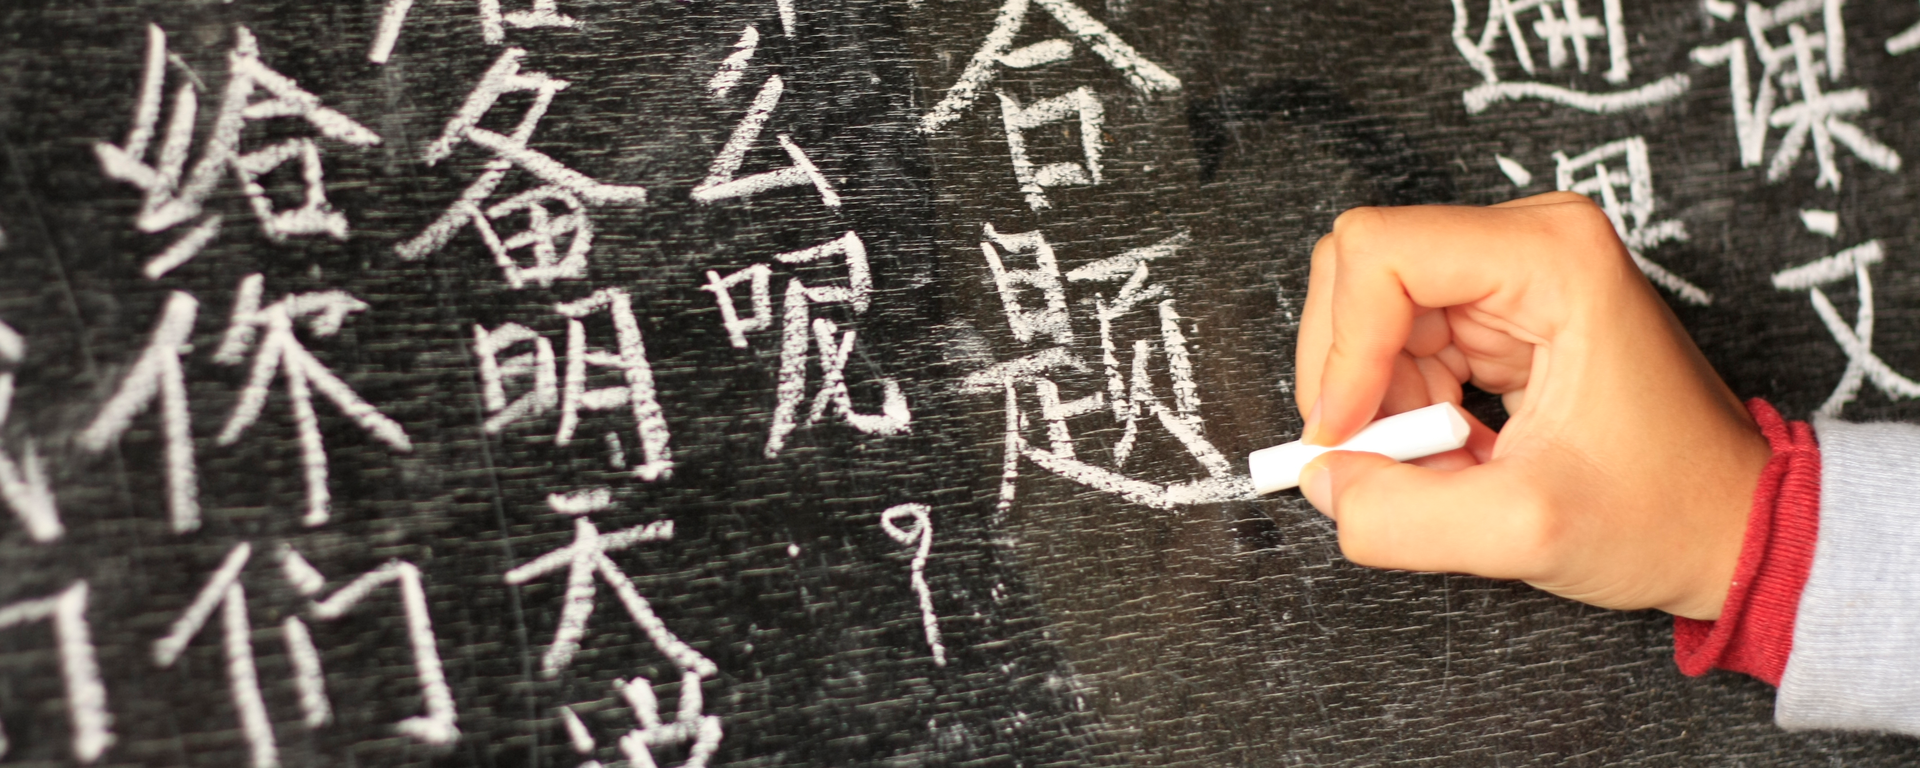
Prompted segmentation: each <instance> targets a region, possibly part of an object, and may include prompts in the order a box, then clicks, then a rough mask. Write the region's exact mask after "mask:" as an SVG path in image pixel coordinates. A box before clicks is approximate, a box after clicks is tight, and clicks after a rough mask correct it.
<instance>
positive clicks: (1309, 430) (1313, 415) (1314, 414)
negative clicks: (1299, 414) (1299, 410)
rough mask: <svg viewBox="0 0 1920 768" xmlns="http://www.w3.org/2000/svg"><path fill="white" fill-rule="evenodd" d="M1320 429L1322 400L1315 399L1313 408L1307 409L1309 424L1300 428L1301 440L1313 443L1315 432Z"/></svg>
mask: <svg viewBox="0 0 1920 768" xmlns="http://www.w3.org/2000/svg"><path fill="white" fill-rule="evenodd" d="M1318 429H1320V401H1319V400H1317V399H1316V400H1314V401H1313V408H1312V409H1311V410H1308V411H1307V425H1306V426H1305V427H1303V428H1302V429H1301V430H1300V442H1303V443H1308V444H1313V438H1314V436H1315V435H1314V432H1315V431H1316V430H1318Z"/></svg>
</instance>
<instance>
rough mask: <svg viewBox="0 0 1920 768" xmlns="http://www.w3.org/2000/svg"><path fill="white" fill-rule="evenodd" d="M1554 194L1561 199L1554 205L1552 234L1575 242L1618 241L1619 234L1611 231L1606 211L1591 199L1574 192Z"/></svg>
mask: <svg viewBox="0 0 1920 768" xmlns="http://www.w3.org/2000/svg"><path fill="white" fill-rule="evenodd" d="M1555 194H1557V195H1561V196H1563V197H1562V198H1561V199H1558V200H1556V201H1555V204H1554V213H1555V216H1554V220H1553V222H1552V225H1551V226H1552V229H1553V234H1555V235H1557V236H1559V237H1563V238H1567V239H1570V240H1575V241H1576V242H1604V241H1618V240H1619V239H1620V235H1619V233H1617V232H1614V230H1613V220H1612V219H1609V218H1607V211H1606V209H1604V208H1602V207H1600V204H1599V203H1596V202H1594V201H1593V198H1590V197H1587V196H1586V195H1582V194H1579V193H1576V192H1558V193H1555Z"/></svg>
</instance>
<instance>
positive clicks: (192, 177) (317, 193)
mask: <svg viewBox="0 0 1920 768" xmlns="http://www.w3.org/2000/svg"><path fill="white" fill-rule="evenodd" d="M227 64H228V66H227V70H228V78H227V85H226V89H225V90H224V91H223V92H222V94H221V96H220V102H219V105H220V106H219V112H218V113H217V114H216V115H215V116H214V119H213V127H212V130H211V133H210V134H209V135H208V137H207V140H206V142H205V143H204V144H203V145H202V147H201V149H200V155H199V158H198V159H197V160H195V161H194V163H193V166H192V168H191V170H189V169H188V168H187V160H188V158H189V155H190V154H191V150H192V147H191V145H192V143H193V134H194V125H195V119H194V118H195V114H196V112H197V110H198V105H199V96H198V92H197V88H198V87H199V86H198V79H197V78H196V77H195V76H194V75H193V73H192V72H191V71H190V70H185V65H184V64H183V63H181V61H180V59H179V58H178V57H176V56H173V55H171V53H170V52H169V51H168V49H167V36H166V33H165V32H164V31H162V30H161V29H160V27H158V26H156V25H149V26H148V27H147V54H146V58H145V72H144V73H143V75H142V76H141V80H140V92H139V95H138V97H137V99H136V101H135V105H134V122H133V128H132V129H130V130H129V131H128V133H127V138H126V140H125V142H123V143H122V144H118V145H115V144H109V143H107V142H99V143H96V144H94V153H95V154H96V155H97V156H98V158H99V160H100V167H101V170H102V171H104V172H105V173H106V174H107V176H109V177H111V178H113V179H116V180H119V181H123V182H126V183H129V184H132V185H134V186H135V187H138V188H139V189H140V191H141V193H142V199H141V205H140V211H139V213H138V214H137V215H136V216H135V218H134V225H135V226H136V227H137V228H138V229H139V230H140V231H142V232H147V233H156V232H164V231H167V230H169V229H172V228H173V227H175V226H177V225H179V224H181V223H184V222H186V221H188V220H190V219H193V218H195V217H198V216H200V215H201V213H202V212H203V209H204V207H205V204H206V201H207V198H208V196H209V195H211V194H212V193H213V192H214V189H215V187H216V185H218V184H219V182H220V179H221V177H223V176H225V175H226V174H228V173H232V174H233V175H234V178H235V180H236V181H237V182H238V183H239V186H240V191H241V193H242V194H243V195H244V197H245V198H246V200H247V204H248V205H249V207H251V209H252V211H253V214H254V218H255V219H256V220H257V221H258V222H259V224H260V229H261V231H262V232H263V233H265V234H266V236H267V237H268V239H270V240H272V241H274V242H282V241H284V240H286V239H287V238H289V237H292V236H296V235H327V236H329V237H332V238H334V239H336V240H344V239H346V237H347V218H346V215H345V214H343V213H340V212H339V211H336V210H334V209H333V207H332V205H331V204H330V203H329V202H328V201H327V195H326V186H325V167H324V165H323V164H322V162H321V156H320V144H319V142H318V141H316V140H315V139H314V138H311V137H298V138H290V139H286V140H284V141H281V142H279V143H275V144H271V145H269V146H266V147H262V148H260V149H255V150H252V151H247V150H245V149H244V148H243V147H242V143H243V139H244V133H245V131H246V129H247V126H248V124H249V123H253V122H258V121H266V120H276V119H284V118H297V119H299V120H301V121H304V122H305V123H306V124H307V125H308V126H309V127H310V128H312V129H313V130H314V131H317V132H318V133H319V134H320V136H321V137H324V138H327V139H331V140H333V141H338V142H341V143H344V144H348V145H352V146H359V147H366V146H372V145H375V144H378V143H380V137H379V136H378V135H377V134H375V133H374V132H372V131H370V130H367V128H366V127H365V126H362V125H360V124H359V123H357V122H354V120H353V119H352V118H349V117H347V116H346V115H343V114H341V113H339V112H337V111H335V110H333V109H331V108H328V107H326V106H324V105H322V104H321V103H320V99H319V97H316V96H314V95H313V94H312V93H309V92H307V91H306V90H304V89H302V88H301V87H300V85H299V84H298V83H296V82H294V81H293V79H291V78H289V77H287V76H285V75H282V74H280V73H279V72H276V71H274V70H273V69H271V68H269V67H268V66H267V65H266V64H264V63H263V62H262V61H261V58H260V45H259V42H258V41H257V40H255V39H254V36H253V33H252V32H250V31H248V30H247V28H246V27H239V28H237V29H236V30H235V41H234V46H233V49H232V50H231V51H230V52H229V53H228V54H227ZM176 68H178V69H181V70H183V75H184V77H185V79H186V80H187V82H184V83H182V84H181V85H180V86H179V87H178V88H177V89H176V90H175V91H174V92H173V98H172V99H171V100H170V104H171V107H170V113H171V114H170V115H169V117H168V120H167V123H166V126H165V129H164V135H160V131H161V127H160V116H161V107H162V104H161V102H162V101H163V94H162V92H163V90H164V89H165V86H166V80H167V73H168V72H169V71H170V70H172V69H176ZM263 91H264V92H265V96H266V97H265V98H256V95H257V94H259V93H260V92H263ZM155 138H159V139H160V144H159V147H158V154H157V155H156V156H154V157H153V159H152V160H151V161H149V159H148V155H149V150H150V148H151V147H152V144H153V141H154V139H155ZM288 163H298V165H299V168H300V179H301V186H302V193H301V199H302V202H301V204H300V205H299V207H296V208H293V209H290V210H278V209H276V208H275V204H274V202H273V199H272V198H271V197H270V196H269V195H268V192H267V188H266V186H265V184H264V183H263V179H265V178H266V177H267V176H268V175H269V174H271V173H272V172H274V171H275V170H276V169H278V168H280V167H281V166H283V165H286V164H288ZM220 222H221V216H220V214H217V213H214V214H209V215H208V216H207V217H206V218H205V219H203V220H201V221H200V222H199V223H198V224H196V225H194V226H193V227H192V228H190V229H188V230H187V232H186V234H184V235H183V236H181V237H180V238H179V239H177V240H175V241H174V242H173V244H171V245H169V246H167V247H166V248H165V249H163V250H162V251H161V252H160V253H159V254H157V255H155V256H154V257H152V258H151V259H149V260H148V262H147V264H146V267H145V273H146V275H147V277H149V278H154V279H157V278H159V277H161V276H163V275H165V274H166V273H167V272H169V271H171V270H173V269H174V268H176V267H179V266H180V265H182V264H185V263H186V262H187V261H189V260H191V259H192V258H193V257H194V256H195V255H196V254H197V253H199V251H200V250H201V249H202V248H205V247H206V246H207V244H209V243H210V242H212V240H213V238H214V236H215V235H217V234H218V233H219V231H220V226H221V224H220Z"/></svg>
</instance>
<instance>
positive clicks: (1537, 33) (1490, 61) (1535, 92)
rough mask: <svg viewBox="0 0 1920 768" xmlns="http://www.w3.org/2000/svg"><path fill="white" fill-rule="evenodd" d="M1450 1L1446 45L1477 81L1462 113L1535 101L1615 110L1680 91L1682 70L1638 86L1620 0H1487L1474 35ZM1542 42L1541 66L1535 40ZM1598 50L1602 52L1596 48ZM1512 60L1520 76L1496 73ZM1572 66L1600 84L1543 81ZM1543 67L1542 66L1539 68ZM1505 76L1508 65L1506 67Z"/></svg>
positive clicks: (1464, 12) (1460, 0)
mask: <svg viewBox="0 0 1920 768" xmlns="http://www.w3.org/2000/svg"><path fill="white" fill-rule="evenodd" d="M1470 1H1471V0H1453V44H1454V47H1455V48H1456V49H1458V50H1459V51H1460V55H1461V57H1463V58H1465V59H1466V60H1467V64H1468V65H1469V66H1471V67H1473V70H1474V71H1475V72H1477V73H1479V75H1480V77H1481V79H1482V80H1483V81H1484V82H1482V83H1480V84H1479V85H1476V86H1474V87H1473V88H1470V89H1468V90H1467V92H1466V94H1465V95H1464V97H1463V98H1464V99H1465V101H1466V104H1467V111H1468V112H1472V113H1478V112H1483V111H1485V110H1486V109H1487V108H1488V107H1490V106H1492V105H1494V104H1496V103H1498V102H1501V101H1518V100H1521V99H1539V100H1541V101H1548V102H1553V103H1555V104H1561V105H1564V106H1568V107H1572V108H1574V109H1579V110H1583V111H1587V112H1621V111H1625V110H1630V109H1639V108H1642V107H1646V106H1649V105H1652V104H1658V103H1661V102H1665V101H1671V100H1673V99H1675V98H1677V97H1679V95H1680V94H1681V93H1683V92H1685V91H1686V90H1687V86H1688V85H1689V82H1688V78H1687V76H1686V75H1684V74H1674V75H1668V76H1666V77H1663V78H1660V79H1658V80H1654V81H1652V82H1648V83H1645V84H1642V85H1638V86H1632V87H1629V86H1628V84H1629V83H1630V82H1632V75H1633V63H1632V61H1631V58H1630V55H1631V53H1632V52H1631V51H1630V50H1628V47H1627V27H1626V23H1625V22H1624V21H1623V19H1622V16H1623V14H1622V13H1621V9H1620V0H1600V2H1599V3H1598V5H1599V6H1600V7H1599V9H1598V10H1597V12H1595V11H1593V10H1589V8H1590V7H1591V5H1593V2H1592V0H1488V2H1487V12H1486V15H1485V17H1484V19H1483V21H1482V25H1481V28H1480V37H1479V39H1477V40H1476V39H1474V38H1473V37H1471V36H1470V34H1469V30H1471V29H1472V27H1473V23H1474V19H1473V14H1472V13H1471V12H1470V11H1469V9H1468V7H1467V5H1468V3H1469V2H1470ZM1536 44H1538V45H1542V46H1544V47H1545V51H1544V52H1545V54H1546V61H1545V62H1544V66H1543V64H1542V62H1540V60H1539V59H1537V58H1535V56H1536V54H1535V51H1536V48H1535V45H1536ZM1603 50H1604V51H1605V56H1604V57H1603V56H1602V55H1601V51H1603ZM1509 56H1510V57H1511V59H1512V61H1513V65H1511V66H1517V67H1518V68H1519V74H1520V75H1521V77H1520V78H1519V79H1509V78H1508V77H1506V76H1504V75H1503V74H1502V65H1501V64H1500V63H1499V62H1498V59H1499V58H1506V57H1509ZM1569 69H1571V70H1574V71H1577V72H1579V73H1580V75H1581V76H1583V77H1591V76H1592V75H1593V74H1598V75H1599V77H1600V79H1601V80H1603V81H1605V84H1604V85H1598V84H1596V85H1597V87H1595V88H1594V89H1592V90H1579V89H1576V88H1567V87H1564V86H1561V85H1556V84H1553V83H1550V82H1547V81H1546V80H1545V79H1544V75H1546V74H1547V72H1554V73H1559V72H1564V71H1566V70H1569ZM1543 70H1545V71H1544V72H1543ZM1508 72H1509V73H1511V69H1509V70H1508Z"/></svg>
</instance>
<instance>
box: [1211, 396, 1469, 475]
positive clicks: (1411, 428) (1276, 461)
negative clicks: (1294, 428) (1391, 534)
mask: <svg viewBox="0 0 1920 768" xmlns="http://www.w3.org/2000/svg"><path fill="white" fill-rule="evenodd" d="M1468 431H1469V430H1468V428H1467V420H1466V417H1464V416H1462V415H1461V413H1460V409H1459V408H1458V407H1456V406H1454V404H1452V403H1435V404H1433V405H1429V406H1427V407H1425V408H1418V409H1415V410H1411V411H1407V412H1406V413H1400V414H1394V415H1392V416H1388V417H1386V418H1384V419H1381V420H1379V421H1376V422H1374V423H1372V424H1368V425H1367V427H1366V428H1365V429H1362V430H1360V433H1359V434H1357V435H1354V436H1353V437H1351V438H1349V439H1348V440H1347V441H1346V442H1344V443H1341V444H1339V445H1336V446H1333V447H1331V448H1328V447H1326V446H1320V445H1307V444H1306V443H1302V442H1300V441H1298V440H1295V441H1293V442H1291V443H1287V444H1285V445H1276V446H1274V447H1272V448H1266V449H1263V450H1258V451H1254V452H1253V455H1251V456H1248V457H1247V468H1248V470H1249V471H1250V472H1251V473H1252V475H1253V488H1254V490H1255V491H1256V492H1258V493H1260V494H1261V495H1265V494H1269V493H1273V492H1274V491H1284V490H1286V489H1288V488H1293V487H1297V486H1299V485H1300V470H1302V469H1305V468H1306V466H1307V463H1308V462H1310V461H1313V460H1314V459H1315V458H1318V457H1319V456H1320V454H1323V453H1326V452H1328V451H1363V452H1366V453H1378V454H1384V455H1385V456H1386V457H1387V458H1389V459H1393V460H1394V461H1412V460H1414V459H1420V458H1425V457H1428V456H1432V455H1434V454H1436V453H1445V452H1447V451H1451V450H1454V449H1456V448H1459V447H1461V446H1464V445H1466V444H1467V432H1468Z"/></svg>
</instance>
